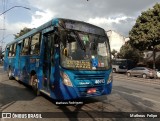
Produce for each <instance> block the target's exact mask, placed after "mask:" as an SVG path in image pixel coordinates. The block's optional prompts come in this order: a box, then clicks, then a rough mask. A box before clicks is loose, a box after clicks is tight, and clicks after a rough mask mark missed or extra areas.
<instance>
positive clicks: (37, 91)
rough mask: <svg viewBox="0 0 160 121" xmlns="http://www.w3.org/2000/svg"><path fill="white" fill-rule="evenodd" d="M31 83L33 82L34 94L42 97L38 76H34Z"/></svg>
mask: <svg viewBox="0 0 160 121" xmlns="http://www.w3.org/2000/svg"><path fill="white" fill-rule="evenodd" d="M30 82H31V86H32V89H33V92H34V94H35V95H36V96H39V95H40V91H39V90H38V79H37V76H36V75H32V76H31V80H30Z"/></svg>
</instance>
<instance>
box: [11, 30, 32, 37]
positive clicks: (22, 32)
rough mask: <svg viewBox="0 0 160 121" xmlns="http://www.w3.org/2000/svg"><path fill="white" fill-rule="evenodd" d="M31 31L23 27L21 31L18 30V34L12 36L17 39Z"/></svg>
mask: <svg viewBox="0 0 160 121" xmlns="http://www.w3.org/2000/svg"><path fill="white" fill-rule="evenodd" d="M31 30H32V29H31V28H27V27H24V28H23V29H22V30H20V33H17V34H15V35H14V36H15V38H18V37H20V36H22V35H24V34H26V33H27V32H29V31H31Z"/></svg>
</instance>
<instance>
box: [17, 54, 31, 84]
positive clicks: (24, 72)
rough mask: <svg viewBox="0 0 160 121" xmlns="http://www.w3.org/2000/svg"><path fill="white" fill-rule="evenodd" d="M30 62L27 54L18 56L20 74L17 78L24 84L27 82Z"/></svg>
mask: <svg viewBox="0 0 160 121" xmlns="http://www.w3.org/2000/svg"><path fill="white" fill-rule="evenodd" d="M29 68H30V63H29V57H28V56H21V57H20V67H19V69H20V73H19V74H20V75H19V78H20V80H21V81H23V82H24V83H26V84H29V74H30V72H29V70H30V69H29Z"/></svg>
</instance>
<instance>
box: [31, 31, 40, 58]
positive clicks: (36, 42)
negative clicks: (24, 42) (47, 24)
mask: <svg viewBox="0 0 160 121" xmlns="http://www.w3.org/2000/svg"><path fill="white" fill-rule="evenodd" d="M39 51H40V33H37V34H35V35H34V36H33V37H32V40H31V51H30V54H31V55H38V54H39Z"/></svg>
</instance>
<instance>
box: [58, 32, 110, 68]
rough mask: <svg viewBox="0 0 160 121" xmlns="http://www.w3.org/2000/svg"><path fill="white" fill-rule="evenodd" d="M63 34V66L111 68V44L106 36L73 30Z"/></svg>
mask: <svg viewBox="0 0 160 121" xmlns="http://www.w3.org/2000/svg"><path fill="white" fill-rule="evenodd" d="M61 36H62V37H61V40H63V41H62V42H61V65H62V67H64V68H70V69H76V70H79V69H83V70H106V69H109V68H110V54H109V45H108V43H107V42H108V41H107V38H106V37H104V36H100V35H94V34H89V33H83V32H78V31H73V30H72V31H67V30H65V32H63V34H62V35H61Z"/></svg>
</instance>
